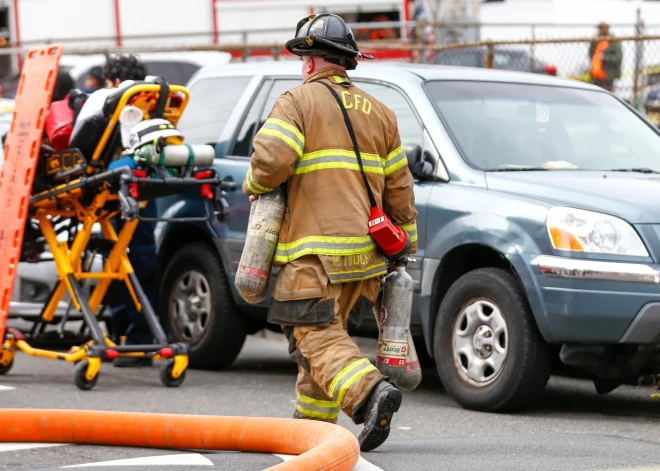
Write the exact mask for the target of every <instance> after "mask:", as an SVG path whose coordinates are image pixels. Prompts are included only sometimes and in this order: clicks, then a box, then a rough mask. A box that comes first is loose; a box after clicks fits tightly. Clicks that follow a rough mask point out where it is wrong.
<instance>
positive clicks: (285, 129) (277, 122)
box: [258, 118, 305, 156]
mask: <svg viewBox="0 0 660 471" xmlns="http://www.w3.org/2000/svg"><path fill="white" fill-rule="evenodd" d="M258 134H263V135H265V136H272V137H276V138H277V139H279V140H281V141H283V142H284V143H285V144H286V145H288V146H289V147H291V148H292V149H293V150H294V151H295V152H296V153H297V154H298V156H302V155H303V149H304V148H305V136H303V135H302V133H301V132H300V131H299V130H298V128H296V127H295V126H293V125H291V124H289V123H287V122H286V121H283V120H281V119H277V118H268V119H267V120H266V122H265V123H264V125H263V126H262V127H261V129H260V130H259V132H258Z"/></svg>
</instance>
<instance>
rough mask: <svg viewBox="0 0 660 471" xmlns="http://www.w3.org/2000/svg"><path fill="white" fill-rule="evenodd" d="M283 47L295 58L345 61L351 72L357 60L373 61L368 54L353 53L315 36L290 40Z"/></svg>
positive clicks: (345, 47) (339, 44)
mask: <svg viewBox="0 0 660 471" xmlns="http://www.w3.org/2000/svg"><path fill="white" fill-rule="evenodd" d="M308 40H310V41H308ZM285 47H286V50H287V51H289V52H290V53H292V54H295V55H297V56H318V57H328V58H333V59H341V58H343V59H346V60H347V61H348V62H349V63H350V64H351V67H347V69H349V70H353V69H355V68H356V67H357V59H358V58H360V59H362V58H364V59H369V60H372V59H373V56H370V55H369V54H362V53H361V52H359V51H355V50H353V49H351V48H349V47H347V46H345V45H343V44H341V43H340V42H338V41H333V40H332V39H328V38H319V37H315V36H311V37H309V38H302V37H301V38H293V39H290V40H288V41H287V42H286V44H285Z"/></svg>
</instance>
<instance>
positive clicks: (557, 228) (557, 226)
mask: <svg viewBox="0 0 660 471" xmlns="http://www.w3.org/2000/svg"><path fill="white" fill-rule="evenodd" d="M546 224H547V227H548V233H549V235H550V240H551V241H552V246H553V247H554V248H555V249H560V250H571V251H576V252H588V253H605V254H617V255H633V256H638V257H648V256H649V253H648V251H647V250H646V247H645V246H644V243H643V242H642V240H641V239H640V238H639V235H637V232H635V229H633V227H632V226H631V225H630V224H628V223H627V222H626V221H624V220H623V219H620V218H617V217H614V216H609V215H607V214H602V213H596V212H593V211H585V210H582V209H575V208H566V207H562V206H555V207H553V208H551V209H550V211H549V212H548V219H547V223H546Z"/></svg>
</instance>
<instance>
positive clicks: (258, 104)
mask: <svg viewBox="0 0 660 471" xmlns="http://www.w3.org/2000/svg"><path fill="white" fill-rule="evenodd" d="M272 84H273V82H272V81H271V80H266V81H265V82H264V83H263V84H262V85H261V88H260V89H259V93H258V94H257V96H256V98H255V99H254V101H253V102H252V106H250V109H249V111H248V113H247V115H246V116H245V121H243V126H242V127H241V130H240V131H239V133H238V136H237V137H236V142H235V144H234V148H233V149H232V150H230V151H229V153H228V155H232V156H243V157H249V156H250V155H252V139H254V135H255V134H256V132H257V131H258V130H259V124H260V123H259V116H260V115H261V110H262V109H263V107H264V102H265V101H266V95H267V94H268V91H269V90H270V88H271V86H272Z"/></svg>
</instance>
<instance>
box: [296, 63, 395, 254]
mask: <svg viewBox="0 0 660 471" xmlns="http://www.w3.org/2000/svg"><path fill="white" fill-rule="evenodd" d="M315 80H319V81H325V82H326V83H328V84H330V85H331V86H332V87H333V88H334V89H335V91H336V92H337V94H338V95H339V97H340V98H341V101H342V104H343V106H344V107H345V109H346V110H347V112H348V116H349V118H350V121H351V124H352V127H353V129H354V131H355V136H356V140H357V143H358V147H359V152H360V156H361V159H362V165H363V168H364V171H365V173H366V175H367V178H368V181H369V186H370V187H371V190H372V191H373V193H374V195H375V197H376V200H377V203H378V205H379V206H381V205H382V194H383V190H384V187H385V176H386V175H387V174H390V173H392V172H394V171H396V170H397V169H399V168H401V167H402V166H405V165H406V163H407V161H406V159H405V154H404V153H403V149H402V148H401V147H400V146H398V143H399V134H398V130H397V123H396V117H395V115H394V113H393V112H392V110H390V109H389V108H388V107H387V106H386V105H384V104H383V103H381V102H380V101H379V100H377V99H376V98H375V97H373V96H371V95H370V94H369V93H367V92H365V91H364V90H362V89H360V88H359V87H357V86H356V85H354V84H353V83H352V82H351V80H350V78H349V77H348V76H347V74H346V73H345V72H340V71H338V70H326V71H322V72H320V73H319V74H317V75H316V76H313V77H311V79H310V80H309V81H308V82H307V83H305V84H303V85H301V86H299V87H297V88H295V89H292V90H291V91H289V92H288V93H289V94H290V96H291V99H292V101H293V102H294V103H295V105H296V106H297V107H298V108H299V112H300V116H301V117H302V126H303V128H304V129H303V133H304V139H305V140H304V148H303V152H302V156H301V157H300V159H298V161H297V162H296V163H295V164H294V170H293V175H292V176H291V178H290V179H289V181H288V196H289V201H288V202H289V211H290V212H289V214H288V218H289V219H290V221H288V222H289V225H288V227H286V229H285V230H288V234H287V237H286V239H287V242H288V243H290V242H295V241H298V240H300V239H301V238H303V237H305V236H310V235H323V236H331V237H332V236H335V237H365V236H367V235H368V233H369V230H368V225H367V221H368V219H369V210H370V203H369V198H368V194H367V189H366V186H365V184H364V177H363V176H362V174H361V170H360V165H359V162H358V159H357V156H356V153H355V151H354V147H353V143H352V140H351V137H350V134H349V132H348V130H347V127H346V124H345V122H344V117H343V114H342V111H341V110H340V109H339V107H338V105H337V102H336V99H335V98H334V97H333V95H332V94H331V92H330V91H329V90H327V88H326V87H324V86H323V85H322V84H320V83H315V82H314V81H315ZM285 226H286V224H285Z"/></svg>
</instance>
